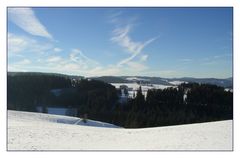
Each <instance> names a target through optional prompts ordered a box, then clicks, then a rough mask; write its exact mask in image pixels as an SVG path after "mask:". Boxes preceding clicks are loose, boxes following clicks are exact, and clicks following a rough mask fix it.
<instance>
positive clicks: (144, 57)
mask: <svg viewBox="0 0 240 158" xmlns="http://www.w3.org/2000/svg"><path fill="white" fill-rule="evenodd" d="M147 59H148V55H147V54H145V55H142V56H141V58H140V61H146V60H147Z"/></svg>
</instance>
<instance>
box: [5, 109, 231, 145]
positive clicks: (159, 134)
mask: <svg viewBox="0 0 240 158" xmlns="http://www.w3.org/2000/svg"><path fill="white" fill-rule="evenodd" d="M106 127H107V128H106ZM8 150H232V121H231V120H228V121H219V122H211V123H199V124H190V125H179V126H168V127H157V128H142V129H124V128H120V127H117V126H114V125H111V124H106V123H102V122H98V121H88V123H87V126H85V124H84V123H83V122H82V121H81V119H79V118H76V117H67V116H60V115H59V116H58V115H50V114H40V113H30V112H17V111H8Z"/></svg>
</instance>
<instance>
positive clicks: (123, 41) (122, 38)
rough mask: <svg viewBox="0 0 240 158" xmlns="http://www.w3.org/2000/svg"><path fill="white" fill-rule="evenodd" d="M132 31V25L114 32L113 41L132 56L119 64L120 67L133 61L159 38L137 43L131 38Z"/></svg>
mask: <svg viewBox="0 0 240 158" xmlns="http://www.w3.org/2000/svg"><path fill="white" fill-rule="evenodd" d="M130 30H131V25H127V26H126V27H124V28H116V29H115V30H114V31H113V37H112V38H111V41H113V42H115V43H117V44H118V45H120V46H121V47H123V48H124V49H126V50H127V51H128V52H129V53H130V54H131V56H129V57H127V58H125V59H123V60H121V61H120V62H119V63H118V66H121V65H123V64H127V63H128V62H130V61H131V60H133V59H134V58H135V57H136V56H137V55H138V54H140V53H141V52H142V50H143V49H144V48H145V47H146V46H147V45H149V44H150V43H152V42H153V41H155V40H156V39H157V38H151V39H149V40H147V41H145V42H135V41H133V40H132V39H131V37H130V36H129V32H130Z"/></svg>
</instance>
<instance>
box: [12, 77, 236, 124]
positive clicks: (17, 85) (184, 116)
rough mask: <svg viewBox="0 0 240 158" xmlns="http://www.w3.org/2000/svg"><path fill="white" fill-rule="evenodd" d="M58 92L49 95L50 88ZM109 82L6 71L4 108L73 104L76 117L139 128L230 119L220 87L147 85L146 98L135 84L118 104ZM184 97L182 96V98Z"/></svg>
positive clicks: (228, 97) (229, 100)
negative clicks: (132, 91) (133, 92)
mask: <svg viewBox="0 0 240 158" xmlns="http://www.w3.org/2000/svg"><path fill="white" fill-rule="evenodd" d="M54 89H59V90H61V93H60V94H59V95H54V93H52V90H54ZM118 93H119V91H118V90H117V89H115V87H114V86H112V85H110V84H107V83H104V82H101V81H96V80H90V79H78V80H73V79H72V78H69V77H67V76H59V75H53V74H43V73H24V74H21V75H8V78H7V100H8V105H7V106H8V109H11V110H21V111H33V112H36V111H37V109H36V108H37V106H39V105H42V106H44V107H45V108H46V107H49V106H57V107H59V106H60V107H65V108H75V109H77V117H83V116H86V114H87V116H88V118H89V119H94V120H99V121H104V122H108V123H113V124H115V125H119V126H122V127H125V128H143V127H156V126H167V125H178V124H186V123H197V122H207V121H217V120H226V119H232V118H233V93H232V92H230V91H225V90H224V88H223V87H219V86H215V85H209V84H197V83H188V84H181V85H179V86H178V87H176V88H173V87H171V88H166V89H151V90H148V93H147V96H146V97H144V95H143V94H142V90H141V87H139V89H138V91H137V94H136V97H135V98H133V99H130V98H129V99H128V101H127V102H124V103H121V102H119V98H118ZM184 96H187V97H184Z"/></svg>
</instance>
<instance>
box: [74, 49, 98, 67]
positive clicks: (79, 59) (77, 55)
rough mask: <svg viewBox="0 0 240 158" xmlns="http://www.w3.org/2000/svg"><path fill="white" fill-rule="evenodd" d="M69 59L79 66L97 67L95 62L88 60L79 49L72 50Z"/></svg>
mask: <svg viewBox="0 0 240 158" xmlns="http://www.w3.org/2000/svg"><path fill="white" fill-rule="evenodd" d="M69 58H70V60H72V61H74V62H76V63H79V64H85V65H88V66H91V65H92V66H94V65H98V62H97V61H95V60H93V59H90V58H89V57H87V56H86V55H84V54H83V52H82V51H81V50H80V49H72V52H71V53H70V55H69Z"/></svg>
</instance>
